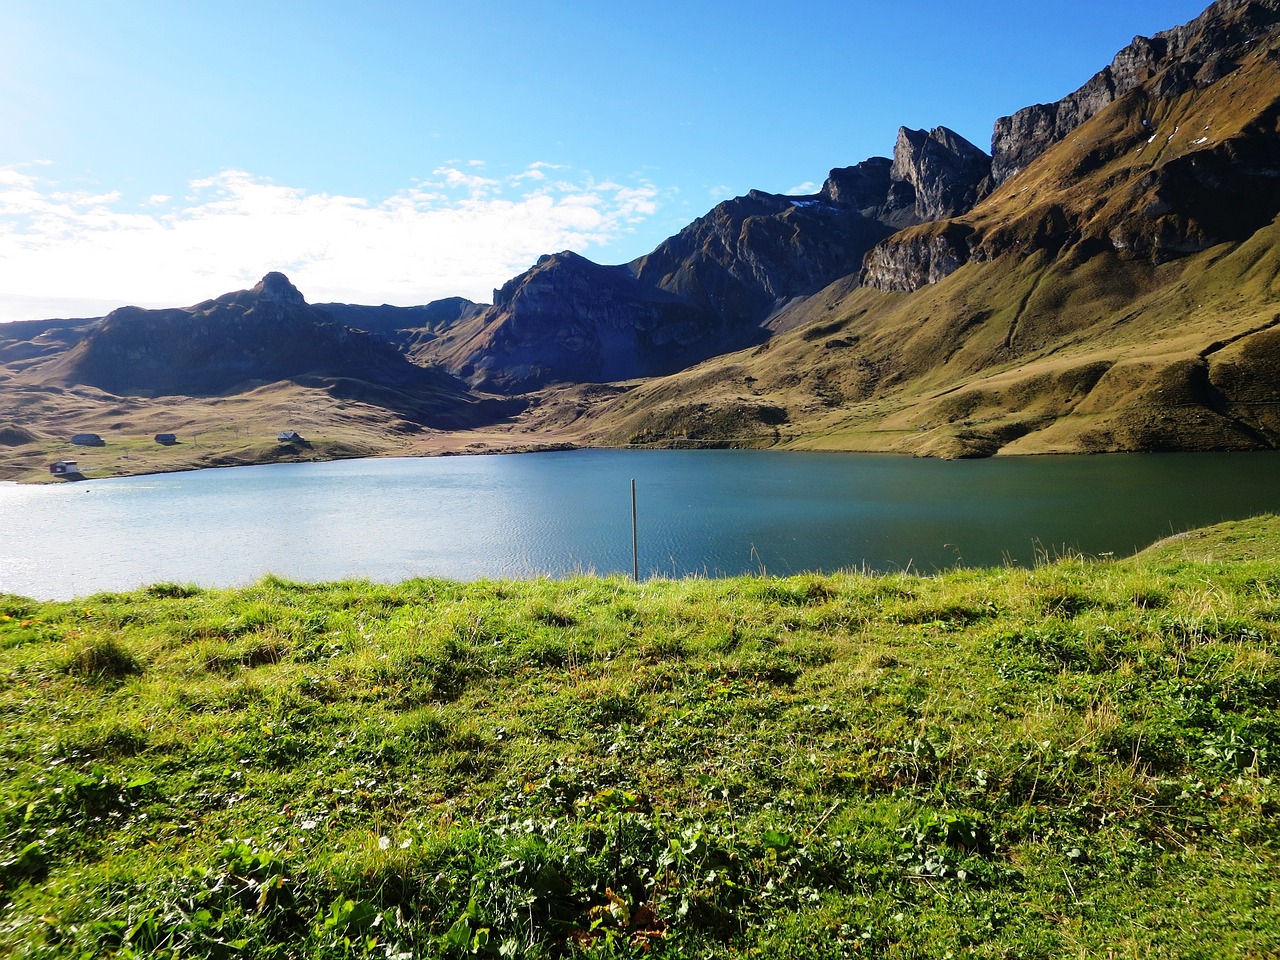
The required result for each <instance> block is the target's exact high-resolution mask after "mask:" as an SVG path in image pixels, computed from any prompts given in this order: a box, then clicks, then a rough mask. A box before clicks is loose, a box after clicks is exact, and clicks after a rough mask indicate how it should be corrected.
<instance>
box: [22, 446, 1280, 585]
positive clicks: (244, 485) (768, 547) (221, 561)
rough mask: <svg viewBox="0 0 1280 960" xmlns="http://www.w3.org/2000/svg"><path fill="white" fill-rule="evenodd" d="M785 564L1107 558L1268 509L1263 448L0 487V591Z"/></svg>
mask: <svg viewBox="0 0 1280 960" xmlns="http://www.w3.org/2000/svg"><path fill="white" fill-rule="evenodd" d="M632 478H634V479H635V480H636V486H637V491H638V502H639V542H640V569H641V573H642V575H647V576H652V575H659V576H682V575H688V574H696V575H706V576H716V575H724V574H737V573H744V572H748V573H758V572H760V571H765V572H767V573H770V574H789V573H795V572H800V571H805V570H837V569H841V568H849V567H856V568H862V567H870V568H874V569H878V570H895V569H902V568H907V567H910V568H911V569H915V570H921V571H925V572H930V571H933V570H936V569H939V568H944V567H950V566H955V565H957V564H965V565H975V566H976V565H992V564H1001V563H1023V564H1026V563H1032V562H1034V561H1035V560H1036V559H1037V557H1038V556H1040V555H1045V554H1048V555H1054V554H1057V553H1061V552H1063V551H1064V550H1078V551H1081V552H1084V553H1087V554H1101V553H1111V552H1114V553H1117V554H1124V553H1128V552H1132V551H1133V550H1134V549H1137V548H1140V547H1142V546H1145V545H1147V544H1148V543H1150V542H1151V541H1153V540H1155V539H1158V538H1159V537H1161V536H1166V535H1168V534H1170V533H1172V532H1177V531H1180V530H1183V529H1186V528H1188V527H1191V526H1196V525H1200V524H1205V523H1214V522H1217V521H1220V520H1227V519H1238V518H1242V517H1246V516H1250V515H1252V514H1255V513H1261V512H1280V454H1276V453H1255V454H1161V455H1136V454H1135V455H1113V456H1097V457H1036V458H1009V459H999V458H997V459H991V460H976V461H961V462H946V461H940V460H918V459H912V458H909V457H895V456H877V455H867V454H806V453H781V452H768V451H740V450H727V451H618V450H582V451H573V452H567V453H543V454H526V455H519V456H482V457H441V458H433V459H376V460H348V461H339V462H333V463H308V464H279V465H270V466H257V467H234V468H229V469H219V470H203V471H196V472H192V473H175V474H162V475H157V476H148V477H129V478H121V479H111V480H93V481H89V482H84V483H65V484H58V485H50V486H19V485H17V484H12V483H0V592H9V593H17V594H22V595H25V596H30V597H37V598H45V599H64V598H69V597H73V596H81V595H85V594H89V593H94V592H97V591H102V590H127V589H132V588H134V587H137V586H140V585H143V584H149V583H156V582H161V581H168V582H176V583H198V584H201V585H205V586H221V585H234V584H244V583H248V582H251V581H252V580H254V579H256V578H258V577H259V576H261V575H263V574H264V573H268V572H271V573H275V574H278V575H280V576H283V577H287V578H290V579H297V580H308V581H316V580H334V579H341V578H346V577H366V578H369V579H372V580H379V581H396V580H402V579H405V578H408V577H413V576H443V577H451V578H456V579H477V578H482V577H507V576H517V577H524V576H534V575H539V574H549V575H552V576H563V575H566V574H571V573H574V572H578V571H594V572H598V573H612V572H625V573H627V574H630V572H631V501H630V481H631V479H632Z"/></svg>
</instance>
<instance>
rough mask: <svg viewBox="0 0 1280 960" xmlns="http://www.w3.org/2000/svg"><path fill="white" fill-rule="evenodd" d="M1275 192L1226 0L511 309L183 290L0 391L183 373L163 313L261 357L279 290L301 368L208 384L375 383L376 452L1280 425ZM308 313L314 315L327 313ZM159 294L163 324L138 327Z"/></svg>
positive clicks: (1121, 434) (1256, 19)
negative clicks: (180, 303) (1019, 105)
mask: <svg viewBox="0 0 1280 960" xmlns="http://www.w3.org/2000/svg"><path fill="white" fill-rule="evenodd" d="M1278 214H1280V0H1218V2H1216V3H1214V4H1212V5H1211V6H1210V7H1208V8H1207V9H1206V10H1205V11H1204V12H1203V13H1202V14H1201V15H1200V16H1199V17H1197V18H1195V19H1194V20H1192V21H1191V22H1189V23H1188V24H1185V25H1182V26H1180V27H1174V28H1172V29H1170V30H1166V31H1162V32H1161V33H1158V34H1155V35H1154V36H1153V37H1151V38H1142V37H1138V38H1135V40H1134V41H1133V42H1132V43H1131V44H1129V45H1128V46H1126V47H1125V48H1124V49H1122V50H1121V51H1120V52H1119V53H1118V54H1117V55H1116V57H1115V58H1113V60H1112V62H1111V63H1110V64H1109V65H1107V66H1106V67H1105V68H1104V69H1103V70H1102V71H1100V72H1099V73H1097V74H1095V75H1094V77H1093V78H1091V79H1090V80H1088V81H1086V83H1085V84H1084V85H1083V86H1081V87H1080V88H1079V89H1077V90H1076V91H1074V92H1072V93H1069V94H1068V95H1066V96H1065V97H1063V98H1062V99H1060V100H1059V101H1056V102H1055V103H1053V104H1048V105H1045V104H1037V105H1033V106H1030V107H1027V108H1024V109H1023V110H1020V111H1018V112H1016V113H1014V114H1012V115H1011V116H1010V117H1005V118H999V119H998V120H997V121H996V122H995V123H994V125H993V138H992V152H991V154H987V153H986V152H985V151H983V150H982V149H981V148H979V147H976V146H975V145H973V144H971V143H969V142H968V141H966V140H964V139H963V138H962V137H960V136H959V135H958V134H955V133H954V132H953V131H951V130H948V129H947V128H945V127H935V128H933V129H930V130H911V129H908V128H905V127H904V128H901V129H900V131H899V133H898V136H897V140H896V143H895V145H894V150H893V156H892V157H891V158H890V157H873V158H869V159H867V160H865V161H862V162H861V163H857V164H854V165H852V166H848V167H837V168H834V169H832V170H831V172H830V174H829V176H828V177H827V179H826V181H825V182H824V184H823V186H822V188H821V189H820V190H819V191H818V192H817V193H815V194H812V195H806V196H782V195H776V194H768V193H764V192H760V191H752V192H750V193H748V194H747V195H745V196H743V197H738V198H734V199H732V200H727V201H724V202H723V203H721V204H718V205H717V206H716V207H715V208H713V209H712V210H711V211H709V212H708V213H707V214H706V215H704V216H703V217H700V218H698V219H697V220H695V221H694V222H693V223H691V224H690V225H689V226H687V227H686V228H685V229H683V230H681V231H679V232H678V233H676V234H674V235H673V236H672V237H670V238H668V239H667V240H666V241H664V242H663V243H662V244H660V245H659V246H658V247H656V248H655V249H654V250H653V251H651V252H650V253H648V254H645V255H643V256H641V257H638V258H636V260H634V261H632V262H631V263H628V264H620V265H614V266H607V265H600V264H596V263H594V262H592V261H590V260H588V259H586V258H584V257H581V256H579V255H577V254H574V253H571V252H568V251H564V252H561V253H558V254H549V255H546V256H544V257H542V258H540V259H539V260H538V262H537V263H536V264H534V265H533V266H532V267H531V268H530V269H529V270H527V271H525V272H524V273H522V274H520V275H518V276H516V277H513V278H512V279H511V280H509V281H508V282H507V283H505V284H503V285H502V286H501V287H499V288H498V289H497V290H496V291H495V294H494V303H492V304H487V305H486V304H475V303H472V302H470V301H467V300H463V299H462V298H449V299H446V300H442V301H436V302H435V303H433V304H428V305H425V306H423V307H405V308H397V307H388V306H385V305H384V306H383V307H365V306H360V305H353V304H345V305H344V304H328V305H322V306H321V307H320V308H317V307H312V306H311V305H307V304H306V303H305V300H304V299H303V298H302V295H301V294H300V293H298V292H297V291H296V288H293V287H292V285H291V284H289V282H288V280H287V279H286V278H283V277H282V276H281V277H280V278H279V279H274V278H273V279H272V280H271V281H270V282H267V280H266V278H264V282H263V284H260V286H261V287H262V289H261V290H257V291H256V293H255V291H239V292H237V293H235V294H227V295H223V296H222V297H219V298H215V300H212V301H205V302H204V303H203V304H198V305H196V306H195V307H192V308H186V309H184V310H176V311H151V312H148V311H142V312H140V313H137V314H132V313H129V312H127V311H126V312H125V313H124V314H120V315H118V316H117V315H115V314H113V315H111V317H114V319H113V320H112V322H111V323H107V322H106V321H107V320H108V319H111V317H108V318H102V319H100V320H94V321H45V322H40V323H39V324H36V325H33V326H31V327H30V328H27V329H25V330H23V331H20V332H21V333H25V334H29V336H28V337H27V339H25V340H24V339H20V338H19V337H17V336H13V337H9V338H6V337H5V335H4V331H3V328H0V364H2V365H3V366H0V403H2V397H3V394H4V392H5V391H6V390H7V389H9V388H10V387H11V386H14V387H17V386H21V387H22V389H24V390H28V391H30V390H37V389H42V388H41V387H40V386H39V385H40V384H41V383H42V382H43V383H44V384H45V386H47V387H49V388H53V389H60V390H62V391H63V394H62V396H63V398H64V399H65V402H67V403H71V402H72V401H71V400H70V399H67V398H69V397H70V396H71V395H72V394H74V392H75V391H76V390H77V389H79V388H78V387H77V384H81V385H88V386H94V387H96V388H97V389H99V390H101V389H109V390H133V391H134V392H135V393H137V394H139V395H140V396H141V395H144V394H147V393H151V394H156V392H157V386H158V385H161V386H163V385H164V383H162V381H163V377H165V376H168V377H170V379H171V380H172V378H173V377H174V376H176V374H175V373H174V370H175V369H176V368H177V367H181V366H182V364H175V360H176V359H179V358H180V357H181V353H180V351H178V352H175V351H177V345H176V344H171V345H170V347H169V348H167V349H168V350H169V352H168V353H167V354H166V353H165V351H164V350H161V349H160V346H161V345H163V344H164V343H166V342H169V341H166V339H165V331H166V324H167V325H170V326H172V325H173V324H175V323H178V324H181V323H185V322H189V320H190V318H191V317H192V316H197V315H198V316H204V317H206V319H208V318H209V317H213V316H215V315H216V316H218V317H221V318H222V319H223V320H225V321H227V323H224V325H223V327H222V328H221V329H222V334H223V335H224V337H228V336H229V337H230V339H231V341H234V342H236V343H239V344H241V346H242V348H243V349H241V353H240V354H239V356H240V358H241V359H243V355H244V352H245V351H246V350H248V349H249V347H250V346H255V347H262V346H263V345H264V342H265V341H264V334H263V333H262V331H259V332H258V333H257V334H256V340H257V342H256V343H255V342H254V341H255V335H254V334H251V333H250V332H248V331H247V330H239V332H236V331H237V329H238V328H236V327H235V323H232V322H230V321H231V320H236V318H239V319H238V320H236V322H241V321H243V318H244V316H246V315H248V314H250V313H253V311H255V310H258V311H261V318H262V319H265V318H266V317H267V316H268V314H271V316H273V317H276V319H275V320H273V321H271V322H269V323H267V324H266V326H267V328H271V329H273V330H274V334H280V335H283V334H285V333H286V332H287V331H293V333H292V334H291V336H292V338H293V340H292V341H291V340H290V337H289V336H284V337H283V340H282V341H281V342H280V343H279V344H278V347H277V349H278V351H279V352H282V353H284V354H288V353H289V351H292V352H293V353H294V354H295V356H294V357H293V358H292V359H291V360H290V363H291V364H292V366H291V365H290V364H289V363H280V364H277V366H275V367H271V366H270V365H268V366H267V367H265V368H261V367H260V368H259V371H260V372H262V373H263V374H264V375H263V376H260V377H253V376H249V371H248V368H245V369H239V370H238V374H237V373H236V371H231V372H228V370H227V369H224V368H226V367H227V363H222V365H221V366H219V364H218V363H214V364H212V367H211V368H210V365H209V364H208V363H205V364H204V365H203V367H202V371H203V372H202V374H201V375H203V376H206V377H208V376H212V375H213V374H214V373H217V372H218V371H219V370H222V372H223V376H222V379H221V380H218V379H217V377H214V380H215V381H216V382H213V381H211V382H210V383H209V384H205V387H207V388H209V389H212V387H215V386H216V387H218V388H219V389H221V390H224V391H225V390H235V389H240V387H244V388H245V389H248V390H249V391H250V392H255V391H259V390H260V389H262V388H264V385H266V384H269V383H279V384H285V385H286V386H285V387H282V388H281V389H284V390H286V391H292V390H295V389H301V390H303V391H308V390H309V391H312V392H311V393H307V394H305V395H306V396H315V393H314V391H316V390H321V391H325V392H326V393H325V395H326V396H327V397H328V398H329V400H326V401H325V403H329V402H330V401H335V402H338V405H339V407H341V406H342V405H343V404H344V403H346V402H347V401H354V402H356V403H358V404H361V406H360V407H359V409H360V411H361V412H360V414H359V416H363V417H367V418H373V419H374V420H377V421H378V422H379V423H381V424H382V426H381V427H380V429H381V430H382V431H383V432H382V433H381V434H380V437H381V438H382V439H380V440H378V441H377V443H379V444H383V448H384V449H407V450H408V452H414V451H421V450H426V449H428V448H427V447H423V446H421V445H418V446H414V445H412V444H411V445H410V446H409V447H407V448H406V447H404V446H403V444H402V440H403V437H404V436H405V435H406V431H408V432H409V433H412V431H413V430H423V429H425V430H426V431H427V432H428V433H430V434H431V436H432V438H433V439H432V442H435V443H437V446H435V447H431V448H429V449H431V450H436V451H438V450H439V449H442V447H441V446H440V445H441V444H443V446H444V447H450V445H451V444H452V445H453V447H456V448H457V449H464V450H473V449H510V448H512V447H521V448H523V447H525V446H528V445H529V444H531V443H532V444H535V445H536V444H538V443H551V444H563V443H587V444H639V445H659V446H661V445H679V444H694V445H707V444H710V445H766V444H767V445H777V446H784V447H797V448H823V449H875V450H889V451H896V452H907V453H916V454H924V455H931V456H944V457H957V456H986V455H991V454H994V453H1037V452H1082V451H1109V450H1148V449H1152V450H1155V449H1159V450H1164V449H1256V448H1259V447H1275V446H1277V445H1280V414H1277V393H1278V389H1277V384H1280V377H1278V376H1277V373H1278V372H1280V359H1277V358H1278V357H1280V334H1278V333H1277V329H1276V328H1277V324H1278V323H1280V320H1278V319H1277V318H1280V279H1277V278H1280V263H1278V262H1277V258H1276V256H1275V255H1273V254H1272V252H1271V247H1270V245H1271V244H1280V226H1277V223H1276V217H1277V215H1278ZM269 276H271V275H269ZM131 309H133V310H135V311H136V308H131ZM301 310H305V311H317V310H318V311H319V312H318V313H314V315H312V314H308V316H310V320H309V321H308V324H309V325H306V326H305V329H306V330H307V333H306V334H305V336H304V335H303V334H302V333H301V332H300V331H301V330H302V329H303V328H302V327H298V328H294V327H291V326H290V323H292V322H293V320H292V319H290V318H291V317H292V314H290V311H301ZM193 311H194V313H193ZM237 311H239V312H238V313H237ZM271 311H276V312H277V313H275V314H272V313H271ZM117 313H119V312H117ZM140 318H141V319H147V318H149V320H148V323H150V326H149V327H146V329H147V330H148V331H149V332H148V333H147V334H146V336H144V337H143V341H147V340H149V342H140V341H138V340H137V339H136V337H135V338H134V339H132V340H131V339H130V335H129V334H128V330H127V328H128V327H129V326H130V325H131V324H132V325H134V326H137V325H138V324H139V323H141V319H140ZM184 318H186V319H185V320H184ZM228 324H229V325H228ZM326 324H327V325H328V326H326ZM117 328H119V329H117ZM138 329H139V330H141V329H143V328H142V327H138ZM104 330H105V331H106V332H105V333H104ZM325 330H327V331H328V332H327V333H323V334H322V333H317V332H316V331H325ZM135 332H136V331H135ZM309 338H316V339H315V343H316V345H317V350H318V351H319V352H318V353H316V354H315V355H314V356H312V358H311V359H310V360H308V361H307V362H306V363H303V362H301V361H302V360H303V355H304V354H306V350H304V349H301V347H300V346H299V344H304V343H310V342H312V340H311V339H309ZM113 339H114V340H116V341H117V348H118V349H117V352H115V353H111V352H110V351H109V350H106V347H105V346H104V344H106V345H107V346H109V344H110V341H111V340H113ZM188 339H189V340H190V339H191V338H190V337H188ZM196 339H197V340H199V338H198V337H197V338H196ZM183 349H187V350H188V351H190V350H191V349H193V344H191V343H187V344H185V345H183ZM95 350H97V351H98V352H99V353H101V354H102V356H101V357H98V359H97V360H95V359H94V357H95ZM104 351H105V352H104ZM130 351H132V352H130ZM148 351H151V352H153V353H154V352H156V351H159V352H158V354H157V356H160V359H159V360H155V358H153V359H152V360H150V361H147V363H150V366H149V367H148V366H147V364H146V363H143V360H144V359H145V358H146V357H147V356H148ZM326 351H327V356H323V357H322V356H321V354H325V353H326ZM249 352H252V351H249ZM267 352H270V351H267ZM211 355H212V354H211ZM361 358H363V360H362V359H361ZM224 359H225V358H224ZM153 361H154V362H153ZM347 361H352V362H355V361H360V362H355V366H354V367H353V368H349V367H346V366H343V364H344V363H346V362H347ZM184 363H185V364H186V369H191V368H193V367H194V366H196V364H194V362H192V361H184ZM362 363H363V369H362V370H359V369H355V368H360V367H361V364H362ZM326 364H328V366H326ZM304 367H305V368H306V369H303V368H304ZM148 371H149V372H148ZM211 371H212V372H211ZM414 371H419V372H414ZM424 374H425V375H426V377H427V379H428V380H430V383H429V384H428V383H427V382H426V380H424V381H422V382H421V383H418V380H417V378H420V377H422V376H423V375H424ZM234 375H241V376H242V379H241V380H239V381H236V380H234ZM129 376H132V377H134V379H135V381H137V382H126V381H127V377H129ZM42 378H43V381H42ZM121 378H125V379H121ZM148 378H149V379H148ZM272 378H277V379H275V380H273V379H272ZM397 378H400V379H399V380H397ZM382 381H385V383H384V382H382ZM355 383H359V384H362V386H361V387H359V388H358V389H352V387H351V385H352V384H355ZM290 384H291V385H292V386H289V385H290ZM415 384H417V386H415ZM179 385H180V384H179ZM169 386H173V384H169ZM186 386H187V388H188V389H189V390H190V388H191V387H192V384H191V382H190V381H188V383H187V384H186ZM166 388H167V387H166ZM273 389H274V388H273ZM424 390H425V394H423V391H424ZM344 391H345V392H344ZM415 391H417V396H416V397H415V396H414V394H415ZM384 393H385V394H387V395H383V394H384ZM26 396H28V397H30V396H34V394H31V393H29V392H28V393H27V394H26ZM500 398H506V399H505V400H503V399H500ZM83 399H84V398H81V400H83ZM75 402H80V400H77V401H75ZM86 402H87V401H86ZM95 402H96V401H95ZM366 402H368V403H369V404H371V406H368V405H365V404H366ZM335 409H336V408H335ZM378 411H384V412H378ZM384 413H385V414H389V415H390V419H386V416H384ZM337 415H338V414H336V413H335V416H337ZM342 415H343V416H348V415H349V411H348V412H347V413H344V414H342ZM13 419H15V421H16V420H22V421H23V422H21V423H15V430H19V429H20V430H22V431H27V432H28V433H35V434H38V433H39V430H38V427H37V426H36V425H33V424H32V423H31V422H30V418H26V419H23V418H21V417H14V418H13ZM451 429H457V430H463V431H470V432H462V433H458V434H457V439H456V441H451V440H449V439H447V434H448V431H449V430H451ZM441 431H443V432H441ZM476 431H479V432H476ZM19 435H24V436H25V435H26V434H20V433H14V436H19ZM417 442H418V441H414V443H417ZM422 442H423V443H426V441H425V440H423V441H422Z"/></svg>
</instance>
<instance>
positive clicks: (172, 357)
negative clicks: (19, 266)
mask: <svg viewBox="0 0 1280 960" xmlns="http://www.w3.org/2000/svg"><path fill="white" fill-rule="evenodd" d="M77 332H79V333H80V334H81V336H80V338H79V339H78V342H75V343H74V345H73V346H71V347H70V349H67V350H66V351H65V352H63V353H61V354H60V355H58V356H56V357H55V358H53V359H52V360H51V361H50V362H48V363H45V364H41V365H38V366H33V367H32V368H31V369H30V370H28V371H26V372H25V373H24V374H23V376H22V377H21V379H22V380H25V381H30V380H32V379H37V378H38V380H39V381H40V382H42V383H44V384H55V385H63V386H71V385H77V384H82V385H88V386H92V387H96V388H98V389H99V390H102V391H105V392H107V393H110V394H114V395H117V396H144V397H157V396H193V397H203V396H213V395H219V394H230V393H242V392H244V391H246V390H250V389H253V388H255V387H259V386H262V385H263V384H268V383H275V382H278V381H292V382H295V383H301V384H304V385H308V386H313V387H318V388H321V389H325V390H327V391H329V392H330V393H331V394H333V395H336V396H349V397H352V398H358V399H364V400H372V401H373V402H376V403H380V404H381V405H383V406H387V405H395V406H397V407H398V408H399V409H400V410H401V412H402V413H403V414H405V415H406V416H411V417H412V418H413V419H415V420H420V421H422V422H430V423H434V424H453V425H457V426H462V425H465V424H466V423H468V422H474V420H475V417H474V416H473V415H470V413H469V411H470V408H473V407H474V406H475V404H474V402H473V399H472V398H471V397H470V396H469V395H468V393H467V391H466V390H465V388H464V387H463V386H462V385H461V384H460V383H459V382H457V381H456V380H455V379H454V378H452V377H451V376H449V375H448V374H446V373H445V372H444V371H442V370H440V369H438V368H429V367H423V366H420V365H417V364H414V363H412V362H410V361H409V360H408V359H407V358H406V357H405V356H404V355H403V354H402V353H401V352H400V351H398V350H397V349H396V348H395V347H394V346H392V345H391V344H390V343H388V342H387V340H385V339H383V338H382V337H378V336H374V335H372V334H369V333H367V332H365V331H363V330H356V329H353V328H352V327H349V326H345V325H343V324H341V323H337V322H335V321H334V319H333V317H332V315H331V314H329V313H327V312H326V311H324V310H321V309H319V308H317V307H313V306H311V305H309V304H307V302H306V300H305V299H304V298H303V295H302V294H301V293H300V292H299V291H298V289H297V288H296V287H294V286H293V284H292V283H290V282H289V280H288V278H287V277H285V276H284V274H281V273H268V274H267V275H266V276H265V277H263V278H262V280H261V281H260V282H259V283H258V284H257V285H256V286H255V287H253V289H251V290H240V291H237V292H234V293H228V294H224V295H222V296H220V297H217V298H216V299H213V300H206V301H204V302H202V303H198V304H196V305H195V306H192V307H187V308H174V309H167V310H144V309H142V308H140V307H121V308H120V309H118V310H114V311H112V312H111V313H110V314H108V315H107V316H106V317H103V318H102V319H101V320H98V321H95V322H93V323H91V324H89V325H88V326H87V327H85V328H83V330H82V331H81V330H78V331H77ZM46 335H48V334H46Z"/></svg>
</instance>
